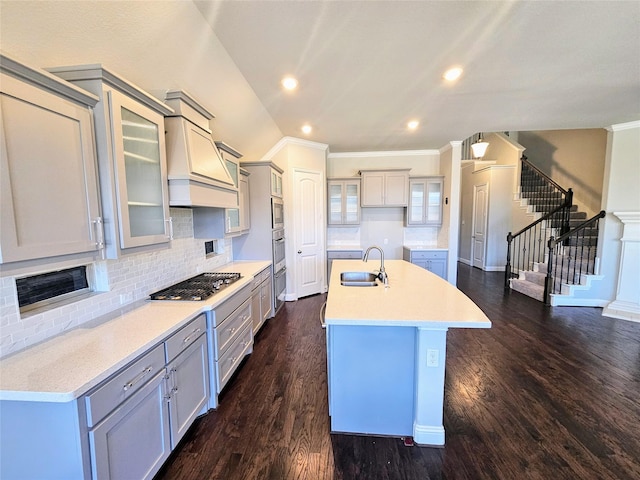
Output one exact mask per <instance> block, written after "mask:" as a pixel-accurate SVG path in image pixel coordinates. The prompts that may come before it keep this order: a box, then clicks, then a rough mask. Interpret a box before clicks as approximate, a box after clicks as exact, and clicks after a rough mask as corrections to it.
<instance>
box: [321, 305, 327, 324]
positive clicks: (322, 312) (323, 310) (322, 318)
mask: <svg viewBox="0 0 640 480" xmlns="http://www.w3.org/2000/svg"><path fill="white" fill-rule="evenodd" d="M326 310H327V302H324V303H323V304H322V306H321V307H320V326H321V327H322V328H327V324H326V322H325V321H324V314H325V311H326Z"/></svg>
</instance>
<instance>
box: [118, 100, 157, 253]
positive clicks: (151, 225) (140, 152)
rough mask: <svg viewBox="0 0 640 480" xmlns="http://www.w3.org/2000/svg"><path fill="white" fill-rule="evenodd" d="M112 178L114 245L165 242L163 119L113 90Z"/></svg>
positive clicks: (125, 246) (126, 246)
mask: <svg viewBox="0 0 640 480" xmlns="http://www.w3.org/2000/svg"><path fill="white" fill-rule="evenodd" d="M109 101H110V105H111V119H112V122H113V151H114V155H115V158H116V175H117V177H118V182H117V184H118V189H117V202H118V209H119V211H120V216H119V219H120V247H121V248H130V247H138V246H142V245H151V244H155V243H162V242H167V241H168V240H169V237H170V225H169V222H170V220H169V208H168V205H169V202H168V193H167V172H166V161H165V158H164V155H165V153H164V152H165V145H164V127H163V125H164V117H163V116H162V115H160V114H159V113H156V112H154V111H153V110H151V109H149V108H147V107H145V106H143V105H140V104H139V103H138V102H136V101H135V100H133V99H131V98H129V97H127V96H125V95H122V94H121V93H119V92H117V91H113V90H112V91H110V92H109Z"/></svg>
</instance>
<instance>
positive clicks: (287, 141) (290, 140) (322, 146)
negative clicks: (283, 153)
mask: <svg viewBox="0 0 640 480" xmlns="http://www.w3.org/2000/svg"><path fill="white" fill-rule="evenodd" d="M288 145H299V146H301V147H308V148H315V149H317V150H323V151H326V150H327V149H328V148H329V145H327V144H326V143H319V142H312V141H311V140H304V139H302V138H295V137H282V138H281V139H280V140H279V141H278V143H276V144H275V145H274V146H273V147H271V148H270V149H269V151H268V152H267V153H265V154H264V156H263V157H262V159H261V161H269V160H271V159H272V158H273V157H274V156H275V155H276V153H278V152H279V151H280V150H282V149H283V148H284V147H286V146H288Z"/></svg>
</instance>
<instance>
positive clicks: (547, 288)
mask: <svg viewBox="0 0 640 480" xmlns="http://www.w3.org/2000/svg"><path fill="white" fill-rule="evenodd" d="M555 247H556V241H555V239H554V238H553V236H552V237H551V238H549V243H548V248H549V252H548V254H547V276H546V277H545V279H544V303H545V305H551V294H552V293H553V251H554V250H555Z"/></svg>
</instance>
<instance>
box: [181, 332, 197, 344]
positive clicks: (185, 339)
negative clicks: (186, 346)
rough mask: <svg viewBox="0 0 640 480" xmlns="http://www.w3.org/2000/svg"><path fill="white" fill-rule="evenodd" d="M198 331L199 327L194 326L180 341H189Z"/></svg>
mask: <svg viewBox="0 0 640 480" xmlns="http://www.w3.org/2000/svg"><path fill="white" fill-rule="evenodd" d="M197 333H200V328H196V329H195V330H194V331H193V332H191V333H190V334H189V335H187V336H186V337H184V340H183V341H182V343H188V342H190V341H191V338H192V337H193V336H194V335H195V334H197Z"/></svg>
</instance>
